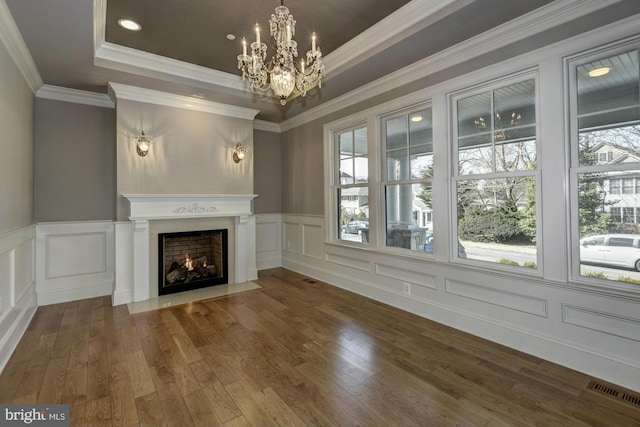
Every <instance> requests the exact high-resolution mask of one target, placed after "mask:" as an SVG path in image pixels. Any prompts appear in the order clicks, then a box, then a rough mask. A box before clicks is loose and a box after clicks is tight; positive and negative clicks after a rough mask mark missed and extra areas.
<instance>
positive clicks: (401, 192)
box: [381, 106, 433, 252]
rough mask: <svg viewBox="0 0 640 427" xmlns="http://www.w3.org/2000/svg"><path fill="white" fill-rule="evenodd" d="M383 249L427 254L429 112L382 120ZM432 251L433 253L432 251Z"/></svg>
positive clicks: (419, 110)
mask: <svg viewBox="0 0 640 427" xmlns="http://www.w3.org/2000/svg"><path fill="white" fill-rule="evenodd" d="M381 123H382V135H383V146H384V154H383V158H384V160H383V161H384V165H383V166H384V172H383V173H384V178H383V184H382V186H383V192H384V197H385V219H386V231H385V237H386V246H387V247H394V248H402V249H408V250H411V251H416V252H425V251H427V249H426V248H427V246H426V238H427V236H429V235H430V233H432V222H431V221H428V222H426V221H425V222H424V223H422V222H423V221H421V219H422V218H423V217H427V216H428V217H429V219H431V218H432V217H431V213H432V211H433V206H432V178H433V123H432V120H431V108H425V107H424V106H422V107H417V108H415V109H412V110H411V111H405V112H399V113H395V114H391V115H389V116H385V117H382V119H381ZM431 250H432V249H431Z"/></svg>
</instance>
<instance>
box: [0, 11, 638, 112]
mask: <svg viewBox="0 0 640 427" xmlns="http://www.w3.org/2000/svg"><path fill="white" fill-rule="evenodd" d="M0 1H5V2H6V4H7V6H8V8H9V11H10V13H11V15H12V16H13V18H14V20H15V22H16V24H17V27H18V29H19V31H20V33H21V35H22V37H23V39H24V40H25V42H26V45H27V47H28V49H29V51H30V54H31V56H32V57H33V60H34V62H35V65H36V67H37V69H38V72H39V74H40V76H41V77H42V80H43V82H44V83H45V84H49V85H53V86H62V87H66V88H72V89H81V90H88V91H93V92H98V93H106V92H107V88H108V83H109V82H114V83H120V84H127V85H132V86H138V87H143V88H148V89H154V90H161V91H165V92H169V93H175V94H178V95H185V96H192V95H193V94H196V93H198V94H200V96H201V97H203V98H204V99H207V100H210V101H215V102H221V103H226V104H232V105H237V106H242V107H249V108H254V109H258V110H259V111H260V113H259V114H258V116H257V118H258V119H262V120H266V121H272V122H276V123H279V122H282V121H284V120H287V119H290V118H292V117H294V116H296V115H297V114H300V113H302V112H304V111H306V110H309V109H312V108H313V107H316V106H318V105H320V104H322V103H324V102H327V101H330V100H332V99H335V98H337V97H339V96H341V95H343V94H345V93H347V92H349V91H351V90H353V89H355V88H358V87H361V86H363V85H366V84H368V83H371V82H373V81H375V80H376V79H379V78H381V77H383V76H385V75H387V74H389V73H391V72H394V71H397V70H399V69H402V68H404V67H406V66H409V65H411V64H414V63H416V62H417V61H419V60H421V59H423V58H426V57H429V56H431V55H434V54H437V53H438V52H441V51H443V50H444V49H447V48H450V47H452V46H454V45H456V44H458V43H461V42H463V41H465V40H467V39H470V38H472V37H474V36H477V35H479V34H482V33H484V32H486V31H489V30H491V29H493V28H495V27H497V26H499V25H501V24H504V23H506V22H508V21H511V20H513V19H515V18H518V17H520V16H522V15H524V14H527V13H529V12H532V11H535V10H536V9H538V8H540V7H543V6H545V5H548V4H550V3H563V2H564V3H571V2H573V3H580V0H558V1H556V2H552V1H551V0H509V1H504V0H411V1H407V0H348V1H344V0H321V1H318V0H316V1H310V0H285V6H287V7H288V8H289V9H290V11H291V13H292V14H293V16H294V18H295V19H296V21H297V26H296V36H295V38H296V40H297V41H298V44H299V53H300V54H304V53H305V52H306V51H307V50H308V49H309V48H310V41H309V40H310V34H311V32H312V31H315V32H316V34H317V35H318V38H319V46H320V47H321V49H322V52H323V54H324V58H325V63H326V66H327V77H326V80H325V82H324V84H323V88H322V90H321V91H319V92H318V91H316V90H314V91H311V92H310V93H309V94H308V95H307V97H306V98H305V99H300V98H296V99H294V100H292V101H290V102H289V103H287V106H285V107H281V106H280V105H279V104H277V102H274V101H273V100H272V98H270V97H265V96H262V95H260V94H255V93H251V92H249V91H246V90H245V88H244V86H243V83H242V80H241V78H240V74H239V72H238V70H237V60H236V56H237V55H238V53H240V50H241V44H240V40H241V39H242V37H247V39H249V40H253V37H254V33H253V28H254V26H255V24H256V23H259V24H260V26H261V28H262V29H263V34H265V36H264V39H263V41H265V42H266V43H267V44H268V45H269V53H271V52H272V50H271V49H272V46H271V43H270V40H268V39H269V38H268V36H266V33H267V31H266V30H267V25H268V19H269V17H270V16H271V14H272V13H273V10H274V8H275V7H276V6H278V5H279V4H280V1H279V0H269V1H265V0H261V1H260V2H256V1H255V0H234V1H231V2H230V1H222V0H135V1H132V0H93V1H88V0H55V1H47V2H43V1H42V0H0ZM603 1H604V2H605V3H609V4H614V3H620V4H623V3H626V4H637V3H640V2H637V3H636V2H635V0H634V1H628V0H627V1H622V2H616V1H611V0H603ZM583 3H589V2H588V1H584V2H583ZM636 13H637V12H636ZM120 18H130V19H134V20H136V21H138V22H139V23H140V24H142V30H141V31H139V32H134V33H132V32H127V31H126V30H123V29H121V28H120V27H118V26H117V21H118V19H120ZM594 19H595V18H594ZM227 34H233V35H235V36H236V39H235V40H233V41H231V40H228V39H227V37H226V36H227ZM496 47H497V48H499V46H496Z"/></svg>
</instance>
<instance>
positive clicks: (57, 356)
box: [0, 268, 640, 427]
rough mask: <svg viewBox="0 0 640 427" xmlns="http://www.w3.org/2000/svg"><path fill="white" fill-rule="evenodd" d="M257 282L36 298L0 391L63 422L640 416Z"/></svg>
mask: <svg viewBox="0 0 640 427" xmlns="http://www.w3.org/2000/svg"><path fill="white" fill-rule="evenodd" d="M256 283H258V284H260V285H261V286H262V288H261V289H257V290H253V291H247V292H244V293H240V294H235V295H229V296H225V297H218V298H215V299H209V300H203V301H199V302H195V303H189V304H185V305H180V306H174V307H169V308H164V309H160V310H153V311H148V312H143V313H138V314H135V315H130V314H129V313H128V310H127V307H126V306H118V307H112V306H111V300H110V298H109V297H103V298H93V299H88V300H82V301H75V302H70V303H66V304H56V305H49V306H43V307H40V308H38V310H37V312H36V314H35V317H34V318H33V320H32V322H31V324H30V326H29V328H28V330H27V332H26V333H25V335H24V337H23V338H22V340H21V342H20V344H19V346H18V348H17V349H16V351H15V353H14V354H13V356H12V358H11V360H10V361H9V363H8V365H7V366H6V368H5V369H4V371H3V373H2V375H1V376H0V403H21V404H28V403H51V404H53V403H66V404H69V405H70V412H71V425H72V426H152V427H158V426H229V427H241V426H254V427H262V426H292V427H303V426H485V427H502V426H608V427H613V426H615V427H620V426H640V407H638V406H633V405H632V404H629V403H626V402H622V401H619V400H616V399H614V398H612V397H609V396H607V395H604V394H601V393H598V392H595V391H592V390H589V389H588V388H587V385H588V384H589V382H590V381H591V380H592V378H590V377H588V376H586V375H583V374H580V373H577V372H575V371H572V370H569V369H566V368H562V367H559V366H557V365H554V364H552V363H549V362H546V361H543V360H540V359H537V358H535V357H533V356H529V355H526V354H523V353H520V352H518V351H515V350H512V349H509V348H506V347H502V346H500V345H497V344H494V343H491V342H488V341H485V340H483V339H480V338H477V337H474V336H471V335H468V334H465V333H463V332H460V331H457V330H454V329H451V328H449V327H446V326H443V325H440V324H437V323H434V322H431V321H428V320H425V319H422V318H420V317H418V316H415V315H412V314H410V313H406V312H403V311H401V310H397V309H394V308H392V307H389V306H386V305H384V304H381V303H378V302H375V301H372V300H369V299H367V298H364V297H361V296H358V295H355V294H352V293H349V292H346V291H344V290H341V289H338V288H335V287H332V286H329V285H327V284H324V283H322V282H318V281H316V280H313V279H309V278H307V277H305V276H302V275H299V274H296V273H293V272H291V271H288V270H285V269H281V268H278V269H272V270H265V271H262V272H260V277H259V280H257V281H256Z"/></svg>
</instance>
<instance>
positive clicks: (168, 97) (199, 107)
mask: <svg viewBox="0 0 640 427" xmlns="http://www.w3.org/2000/svg"><path fill="white" fill-rule="evenodd" d="M109 93H110V94H112V95H114V96H115V99H114V102H116V103H117V100H118V99H127V100H131V101H139V102H147V103H149V104H156V105H164V106H166V107H176V108H184V109H186V110H192V111H201V112H205V113H211V114H219V115H221V116H228V117H235V118H238V119H247V120H253V119H254V118H255V117H256V115H257V114H258V113H259V112H260V111H259V110H255V109H253V108H245V107H237V106H235V105H228V104H221V103H219V102H213V101H205V100H203V99H197V98H192V97H189V96H183V95H175V94H172V93H167V92H160V91H157V90H151V89H143V88H140V87H135V86H128V85H123V84H120V83H112V82H110V83H109Z"/></svg>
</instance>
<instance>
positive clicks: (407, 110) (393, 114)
mask: <svg viewBox="0 0 640 427" xmlns="http://www.w3.org/2000/svg"><path fill="white" fill-rule="evenodd" d="M422 110H431V117H432V122H433V106H432V102H431V100H430V99H428V100H425V101H424V102H421V103H419V104H414V105H410V106H407V107H404V108H401V109H397V110H394V111H390V112H388V113H385V114H381V115H379V116H378V117H377V121H378V123H379V128H380V131H379V135H380V137H379V139H380V144H379V145H380V147H379V152H380V169H379V171H380V177H379V180H380V185H379V194H380V197H379V199H380V211H379V212H378V213H379V214H380V216H381V218H382V219H381V223H380V227H381V229H380V230H379V235H381V236H383V237H382V238H381V240H380V249H381V250H383V251H386V252H391V253H400V254H404V255H409V256H418V257H423V256H427V257H433V254H427V253H425V252H421V251H413V250H411V249H406V248H400V247H395V246H388V245H387V224H388V219H387V202H386V188H387V187H388V186H390V185H414V184H422V183H427V182H428V183H431V185H432V187H433V181H434V178H433V177H432V178H420V179H411V178H409V179H397V180H390V179H389V177H388V176H387V165H386V159H387V151H388V150H387V149H386V146H387V141H386V138H387V135H386V129H385V123H386V122H387V121H389V120H393V119H396V118H399V117H404V116H407V117H409V116H411V115H412V114H413V113H417V112H419V111H422ZM434 127H435V126H434ZM433 139H434V138H433V137H432V141H431V143H432V146H434V145H435V141H434V140H433ZM432 156H434V161H435V155H434V154H433V150H432ZM433 213H434V210H433V209H432V211H431V223H433V217H434V215H433ZM413 215H414V213H413V212H412V213H411V216H412V217H413Z"/></svg>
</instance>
